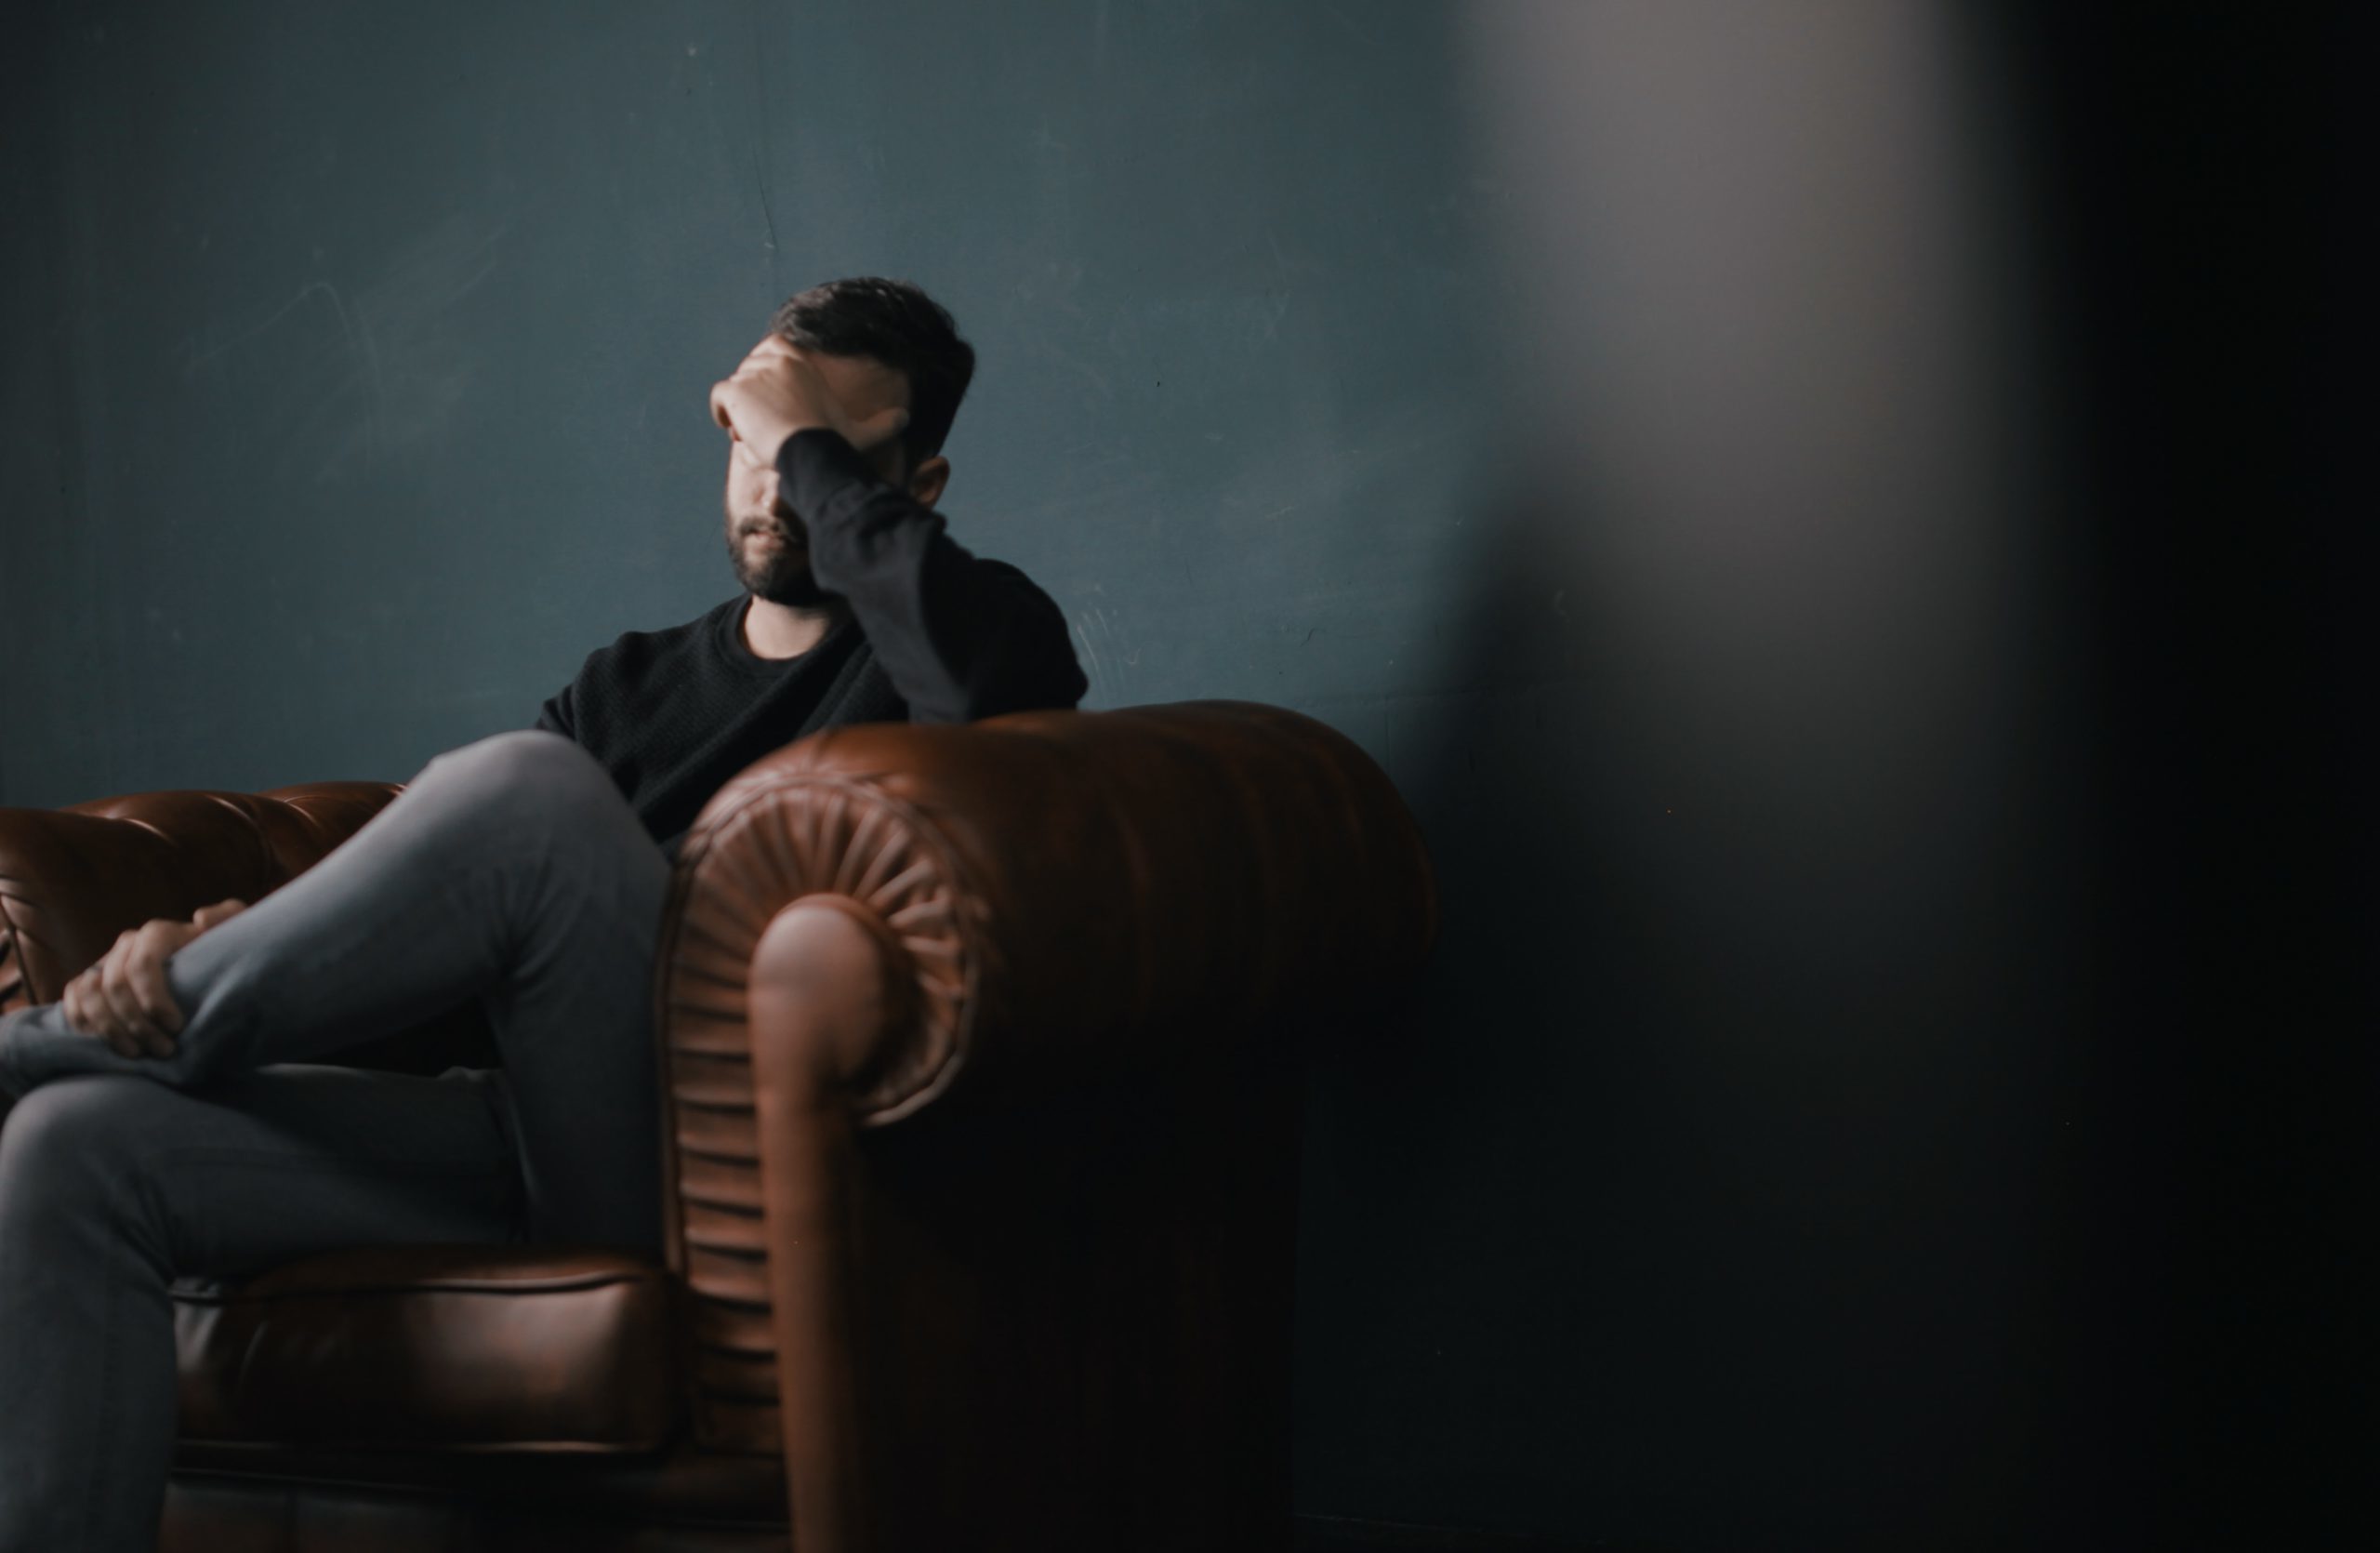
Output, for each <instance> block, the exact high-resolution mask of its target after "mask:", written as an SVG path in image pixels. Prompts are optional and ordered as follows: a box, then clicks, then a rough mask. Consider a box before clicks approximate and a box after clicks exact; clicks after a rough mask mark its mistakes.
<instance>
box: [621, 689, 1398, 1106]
mask: <svg viewBox="0 0 2380 1553" xmlns="http://www.w3.org/2000/svg"><path fill="white" fill-rule="evenodd" d="M813 895H832V896H843V897H847V898H848V899H849V900H851V901H853V902H854V903H856V905H857V906H858V907H859V908H860V909H863V910H864V911H866V913H867V914H868V915H869V916H870V917H871V919H872V920H874V921H876V922H877V923H880V924H881V926H882V929H883V932H884V935H885V936H886V938H887V940H888V944H892V945H897V947H898V949H899V950H900V954H899V955H896V956H895V958H894V961H893V963H894V965H895V966H896V968H897V971H898V974H899V975H900V976H901V977H902V978H903V979H905V980H906V981H907V982H909V983H910V985H909V987H907V988H906V989H902V990H903V996H901V997H900V998H898V999H897V1000H896V1006H900V1007H902V1008H904V1009H905V1010H906V1012H905V1014H904V1015H903V1017H902V1019H901V1020H900V1021H899V1022H900V1023H901V1024H902V1025H904V1026H906V1028H904V1029H888V1030H886V1031H884V1032H883V1035H882V1038H881V1040H880V1041H879V1042H878V1044H877V1046H876V1048H875V1049H874V1050H872V1051H871V1052H870V1053H869V1054H868V1056H867V1060H866V1063H865V1064H864V1065H863V1067H862V1069H860V1070H857V1071H854V1072H853V1073H851V1074H849V1075H846V1077H847V1078H848V1081H849V1083H848V1091H847V1093H848V1095H849V1097H850V1105H851V1109H852V1112H853V1118H854V1120H855V1121H857V1122H859V1123H860V1124H862V1125H871V1124H880V1123H883V1122H891V1121H894V1120H897V1119H899V1118H900V1117H902V1116H905V1115H906V1114H909V1113H910V1112H911V1111H913V1110H915V1109H916V1108H919V1107H920V1106H922V1105H924V1104H926V1103H927V1102H929V1101H930V1100H932V1098H933V1097H934V1096H935V1095H939V1094H941V1093H942V1092H943V1091H945V1089H947V1088H949V1087H950V1086H952V1085H953V1084H954V1083H958V1082H961V1078H962V1075H963V1076H964V1082H965V1083H966V1085H967V1086H968V1087H969V1088H971V1089H974V1088H978V1087H995V1086H998V1084H1000V1083H1001V1082H1003V1081H1005V1080H1010V1079H1016V1078H1022V1077H1025V1075H1026V1074H1027V1073H1029V1074H1031V1075H1032V1077H1033V1078H1035V1079H1037V1080H1038V1079H1045V1078H1048V1077H1050V1076H1051V1075H1052V1074H1055V1075H1056V1076H1058V1077H1060V1078H1062V1079H1063V1078H1065V1077H1067V1076H1069V1074H1070V1073H1074V1072H1082V1073H1088V1072H1089V1071H1091V1070H1093V1069H1097V1070H1106V1069H1111V1068H1113V1067H1114V1066H1115V1065H1117V1064H1119V1063H1121V1064H1126V1065H1130V1064H1133V1063H1136V1062H1140V1061H1144V1060H1157V1061H1159V1062H1166V1061H1170V1060H1171V1059H1173V1058H1175V1057H1192V1058H1195V1056H1196V1055H1197V1048H1198V1047H1199V1045H1200V1044H1201V1043H1215V1042H1226V1041H1228V1040H1229V1039H1230V1035H1231V1032H1233V1031H1235V1030H1240V1029H1252V1028H1254V1027H1256V1026H1257V1025H1259V1024H1261V1023H1263V1022H1264V1021H1266V1020H1267V1019H1268V1018H1270V1017H1271V1016H1274V1015H1279V1014H1281V1013H1284V1012H1288V1011H1291V1010H1293V1009H1295V1008H1297V1007H1299V1006H1302V1005H1304V1004H1307V1003H1310V1002H1325V1001H1328V1002H1336V1003H1345V1002H1350V1001H1357V1002H1360V1001H1361V996H1362V994H1363V993H1364V991H1365V990H1367V989H1386V988H1390V987H1393V986H1395V984H1396V983H1398V982H1399V981H1401V980H1403V979H1404V978H1406V977H1407V976H1409V974H1410V973H1411V972H1412V971H1413V969H1414V968H1415V967H1416V966H1417V965H1418V963H1419V962H1420V960H1421V956H1422V955H1423V953H1424V952H1425V951H1426V949H1427V948H1428V946H1429V944H1430V942H1431V940H1432V939H1433V937H1434V936H1435V926H1436V902H1435V891H1434V888H1433V883H1432V878H1431V872H1430V866H1429V861H1428V856H1427V854H1426V852H1425V851H1424V849H1423V847H1422V844H1421V836H1420V833H1419V830H1418V829H1417V828H1416V826H1415V824H1414V822H1413V819H1412V816H1411V815H1410V814H1409V813H1408V811H1407V809H1406V807H1405V805H1404V803H1403V802H1402V801H1401V800H1400V799H1399V798H1398V796H1397V793H1396V791H1395V788H1394V787H1393V786H1392V785H1391V784H1390V782H1389V780H1388V778H1387V776H1385V775H1384V774H1383V773H1382V771H1381V769H1380V768H1379V766H1377V765H1376V764H1374V763H1373V762H1372V761H1371V759H1370V758H1369V756H1367V755H1366V754H1365V753H1364V752H1363V751H1362V750H1359V749H1358V748H1357V747H1356V746H1355V744H1354V743H1353V742H1352V741H1351V740H1349V739H1347V738H1346V737H1343V736H1342V735H1340V734H1339V733H1337V732H1335V731H1334V730H1332V729H1330V728H1329V727H1327V726H1325V725H1324V724H1322V723H1317V722H1316V721H1314V720H1313V719H1311V718H1307V717H1303V716H1301V715H1299V714H1297V713H1294V712H1290V711H1287V710H1281V709H1279V708H1275V707H1266V706H1258V705H1252V704H1246V703H1238V702H1222V701H1208V702H1184V703H1178V704H1174V705H1170V706H1157V707H1142V708H1132V709H1128V710H1119V711H1104V712H1023V713H1017V714H1014V715H1012V716H1007V717H999V718H994V719H991V720H989V721H987V722H984V723H973V724H970V725H965V726H932V725H912V724H897V723H895V724H870V725H866V726H861V727H854V728H847V729H840V730H836V731H834V732H830V733H827V734H824V735H820V736H817V737H813V738H809V739H805V740H803V741H802V742H801V743H800V744H797V745H793V746H789V747H788V748H787V749H785V750H780V751H778V752H776V753H775V754H774V755H771V756H769V757H767V758H765V759H763V760H761V761H760V762H759V763H756V764H754V765H753V766H751V767H750V768H748V769H747V770H746V771H745V772H744V773H743V774H742V775H740V776H737V777H736V778H735V780H734V781H733V782H731V783H730V784H729V785H728V786H727V787H725V788H724V789H722V790H721V791H720V792H719V793H718V794H717V795H716V796H715V797H714V798H713V799H712V801H711V803H709V805H708V806H707V808H706V809H705V810H704V812H703V815H702V816H701V818H700V819H699V820H698V821H697V823H696V825H695V828H694V831H693V832H692V833H691V834H690V836H689V837H688V840H687V843H686V845H685V847H684V849H683V851H682V852H681V857H680V862H679V870H678V881H677V891H676V897H675V899H674V901H673V905H672V909H671V911H670V913H669V919H668V925H667V926H666V927H665V931H664V939H663V949H662V957H661V968H662V977H661V988H660V993H659V995H660V999H661V1017H662V1021H663V1028H664V1029H665V1030H666V1031H668V1037H667V1042H666V1044H667V1046H668V1048H669V1049H670V1051H671V1052H672V1054H673V1055H672V1058H671V1061H672V1066H673V1068H674V1069H675V1070H676V1077H677V1079H678V1080H679V1081H680V1082H681V1088H682V1083H683V1082H684V1081H687V1080H689V1079H691V1080H693V1081H694V1082H695V1083H696V1085H697V1087H700V1084H701V1082H702V1081H701V1075H702V1071H703V1064H704V1061H705V1058H706V1057H707V1056H716V1057H719V1058H721V1059H724V1060H726V1061H728V1062H730V1063H734V1064H740V1060H741V1057H742V1055H743V1052H742V1042H743V1041H744V1031H743V1029H742V1023H743V1018H744V1012H745V1005H744V998H745V994H746V990H747V973H748V970H749V966H750V962H751V956H752V953H753V950H754V949H756V948H757V947H758V945H759V943H760V936H761V935H762V934H763V933H764V932H765V931H766V930H767V928H768V925H769V923H770V922H771V921H772V920H773V919H774V917H775V915H776V913H777V912H779V911H780V910H782V909H785V907H787V905H789V904H791V903H792V902H793V901H795V900H798V899H800V898H802V897H804V896H813ZM689 1062H691V1064H692V1066H691V1067H689V1065H688V1064H689ZM720 1076H721V1080H722V1082H728V1083H729V1084H730V1085H731V1086H732V1085H733V1083H734V1079H733V1076H732V1075H730V1074H728V1073H726V1072H723V1071H722V1072H721V1075H720Z"/></svg>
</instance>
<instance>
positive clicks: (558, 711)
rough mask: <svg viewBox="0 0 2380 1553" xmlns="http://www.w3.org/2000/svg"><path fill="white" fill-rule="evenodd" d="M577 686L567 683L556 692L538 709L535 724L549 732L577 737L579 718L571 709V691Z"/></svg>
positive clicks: (570, 737) (572, 737) (567, 736)
mask: <svg viewBox="0 0 2380 1553" xmlns="http://www.w3.org/2000/svg"><path fill="white" fill-rule="evenodd" d="M575 688H576V686H575V685H568V684H566V685H563V686H562V689H560V690H559V691H557V692H555V693H554V695H553V696H552V697H550V698H549V699H548V701H547V702H546V704H545V705H544V706H542V707H540V708H539V709H537V721H536V723H535V724H534V726H536V727H538V728H542V729H543V730H545V731H546V732H547V733H549V734H560V735H562V737H564V738H568V739H575V738H576V737H578V727H577V723H578V720H577V718H576V717H575V716H574V715H573V714H572V710H571V699H572V697H571V692H572V691H573V690H574V689H575Z"/></svg>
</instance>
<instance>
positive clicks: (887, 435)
mask: <svg viewBox="0 0 2380 1553" xmlns="http://www.w3.org/2000/svg"><path fill="white" fill-rule="evenodd" d="M908 428H909V412H908V411H906V410H905V409H903V408H902V407H901V406H900V405H893V407H892V408H891V409H889V410H879V411H877V412H876V413H875V414H874V415H872V416H869V417H868V418H866V420H863V421H861V422H860V423H859V424H858V425H856V426H854V427H853V428H852V430H851V445H852V446H853V448H855V449H856V450H858V451H859V452H862V453H872V452H874V451H875V450H876V449H878V448H879V447H881V446H883V445H885V444H886V443H889V442H891V441H892V440H893V438H894V437H897V436H899V435H900V434H901V433H902V432H903V431H907V430H908Z"/></svg>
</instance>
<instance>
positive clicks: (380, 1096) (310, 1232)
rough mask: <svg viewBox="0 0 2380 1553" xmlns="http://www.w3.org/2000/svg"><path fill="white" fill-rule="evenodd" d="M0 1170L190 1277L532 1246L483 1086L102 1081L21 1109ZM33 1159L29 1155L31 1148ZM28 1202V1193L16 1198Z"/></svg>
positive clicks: (357, 1079)
mask: <svg viewBox="0 0 2380 1553" xmlns="http://www.w3.org/2000/svg"><path fill="white" fill-rule="evenodd" d="M5 1127H6V1131H7V1133H8V1134H12V1135H13V1134H18V1133H20V1130H22V1131H29V1132H31V1133H33V1137H31V1138H27V1137H22V1136H8V1137H6V1138H5V1139H0V1161H5V1162H7V1164H8V1165H9V1166H10V1168H22V1169H31V1170H33V1171H36V1172H46V1173H47V1174H50V1175H54V1176H59V1177H61V1178H62V1179H61V1184H62V1185H65V1186H66V1187H67V1188H68V1189H77V1187H76V1184H77V1183H79V1189H80V1190H81V1191H83V1192H85V1193H86V1194H88V1196H89V1197H90V1198H91V1199H92V1200H94V1201H95V1202H104V1203H105V1204H106V1205H107V1207H108V1208H110V1209H112V1210H113V1211H114V1212H115V1213H117V1214H120V1215H123V1217H124V1219H125V1221H126V1224H127V1226H128V1228H130V1229H131V1230H132V1232H134V1233H136V1234H139V1235H140V1236H142V1237H144V1239H147V1240H148V1242H149V1243H148V1244H147V1246H146V1247H145V1249H147V1250H149V1251H151V1252H152V1254H154V1255H155V1256H156V1257H157V1259H158V1260H160V1261H162V1262H163V1263H164V1264H165V1267H166V1268H169V1269H170V1270H171V1272H172V1273H173V1274H174V1275H175V1276H179V1277H203V1278H217V1279H227V1280H228V1279H241V1278H246V1277H249V1276H252V1275H254V1274H256V1273H258V1272H261V1271H264V1270H265V1269H267V1268H271V1267H274V1266H276V1265H278V1264H280V1263H283V1262H287V1261H290V1260H292V1259H294V1258H297V1257H299V1256H303V1255H307V1254H311V1253H313V1252H318V1251H327V1250H333V1249H337V1248H339V1247H344V1246H356V1245H381V1244H393V1243H406V1242H414V1243H435V1242H458V1241H459V1242H502V1241H511V1240H514V1239H517V1238H518V1234H519V1220H520V1177H519V1169H518V1165H517V1163H516V1161H515V1155H514V1150H513V1147H512V1143H511V1140H510V1139H509V1137H508V1136H507V1135H506V1134H505V1130H504V1125H503V1122H502V1121H501V1120H500V1117H499V1114H498V1108H497V1107H496V1103H495V1096H494V1094H493V1091H492V1089H491V1086H490V1085H489V1083H488V1082H487V1080H486V1079H485V1077H484V1076H483V1075H481V1074H478V1073H476V1072H473V1071H470V1070H466V1069H456V1070H453V1071H450V1072H449V1073H448V1074H447V1075H445V1076H443V1077H441V1078H434V1079H433V1078H422V1077H416V1076H413V1075H408V1074H395V1073H378V1072H371V1071H366V1070H364V1069H351V1068H335V1067H324V1066H314V1065H311V1064H294V1063H293V1064H280V1065H275V1066H272V1067H267V1068H262V1069H257V1070H256V1071H254V1072H251V1073H247V1074H244V1075H241V1076H239V1077H237V1078H233V1079H229V1080H225V1081H223V1082H218V1083H215V1084H211V1085H207V1086H205V1087H204V1088H200V1089H196V1090H189V1091H185V1090H177V1089H171V1088H168V1087H166V1086H165V1085H164V1084H160V1083H157V1082H152V1081H151V1080H149V1079H145V1078H139V1077H129V1076H118V1075H104V1074H103V1075H90V1076H85V1077H75V1078H67V1079H60V1080H57V1081H55V1082H51V1083H47V1084H44V1085H42V1086H41V1087H40V1088H38V1089H35V1090H33V1092H32V1093H31V1094H29V1095H26V1096H24V1097H23V1098H22V1099H20V1100H19V1101H18V1102H17V1105H16V1108H14V1110H12V1111H11V1113H10V1115H9V1117H8V1119H7V1122H6V1123H5ZM20 1146H21V1147H20ZM12 1185H15V1186H17V1187H18V1188H20V1189H21V1188H22V1187H23V1186H24V1185H25V1183H14V1184H12Z"/></svg>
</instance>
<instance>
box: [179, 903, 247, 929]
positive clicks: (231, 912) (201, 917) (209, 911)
mask: <svg viewBox="0 0 2380 1553" xmlns="http://www.w3.org/2000/svg"><path fill="white" fill-rule="evenodd" d="M246 909H248V903H247V902H246V901H245V900H218V901H217V902H216V903H215V904H214V905H212V906H202V907H200V908H199V909H197V911H195V912H193V913H192V916H191V919H190V922H191V925H192V927H195V928H196V929H198V931H199V932H201V933H205V931H207V930H208V929H209V928H216V927H221V926H222V925H223V924H224V923H228V922H230V921H231V919H232V918H234V917H236V916H238V915H239V914H240V913H241V912H243V911H245V910H246Z"/></svg>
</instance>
